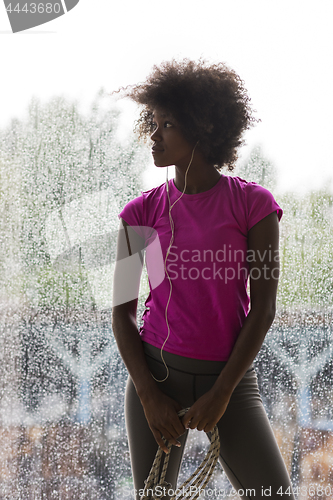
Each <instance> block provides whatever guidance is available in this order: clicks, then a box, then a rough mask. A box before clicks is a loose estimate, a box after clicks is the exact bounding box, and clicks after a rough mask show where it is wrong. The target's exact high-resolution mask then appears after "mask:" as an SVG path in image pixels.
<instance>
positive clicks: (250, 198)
mask: <svg viewBox="0 0 333 500" xmlns="http://www.w3.org/2000/svg"><path fill="white" fill-rule="evenodd" d="M245 190H246V195H247V196H246V201H247V227H248V230H249V229H251V227H253V226H254V225H255V224H257V222H259V221H261V220H262V219H264V218H265V217H267V215H269V214H271V213H273V212H276V213H277V216H278V219H279V220H280V219H281V217H282V214H283V211H282V209H281V207H280V206H279V205H278V204H277V203H276V201H275V199H274V197H273V195H272V193H271V192H270V191H268V190H267V189H266V188H264V187H262V186H260V185H259V184H256V183H255V182H249V183H247V184H246V186H245Z"/></svg>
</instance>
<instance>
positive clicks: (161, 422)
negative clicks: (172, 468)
mask: <svg viewBox="0 0 333 500" xmlns="http://www.w3.org/2000/svg"><path fill="white" fill-rule="evenodd" d="M141 403H142V406H143V409H144V412H145V416H146V419H147V422H148V425H149V427H150V429H151V431H152V433H153V435H154V438H155V440H156V442H157V444H158V445H159V446H160V447H161V448H162V450H163V451H164V452H165V453H167V452H168V448H167V446H166V444H165V442H164V441H163V439H162V436H163V437H164V438H165V439H166V440H167V441H169V443H171V444H173V445H175V446H180V443H179V441H178V439H177V438H178V437H179V436H181V435H182V434H184V432H185V427H184V426H183V424H182V422H181V420H180V418H179V417H178V415H177V413H178V412H179V411H180V410H181V409H182V407H181V406H180V404H179V403H177V401H175V400H174V399H172V398H170V397H169V396H166V395H165V394H164V393H163V392H162V391H160V390H159V389H157V391H156V392H155V391H154V394H149V396H146V397H145V398H144V399H141Z"/></svg>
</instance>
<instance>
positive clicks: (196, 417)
mask: <svg viewBox="0 0 333 500" xmlns="http://www.w3.org/2000/svg"><path fill="white" fill-rule="evenodd" d="M229 399H230V397H223V396H221V393H217V392H216V391H215V390H214V388H212V389H211V390H210V391H208V392H206V394H204V395H203V396H201V398H199V399H198V400H197V401H196V402H195V403H194V404H193V405H192V406H191V408H190V409H189V410H188V412H187V413H186V414H185V415H184V416H183V419H182V422H183V425H184V427H185V428H186V429H198V431H205V432H211V431H212V430H213V429H214V427H215V425H216V424H217V422H218V421H219V420H220V418H221V417H222V415H223V414H224V412H225V411H226V409H227V406H228V403H229Z"/></svg>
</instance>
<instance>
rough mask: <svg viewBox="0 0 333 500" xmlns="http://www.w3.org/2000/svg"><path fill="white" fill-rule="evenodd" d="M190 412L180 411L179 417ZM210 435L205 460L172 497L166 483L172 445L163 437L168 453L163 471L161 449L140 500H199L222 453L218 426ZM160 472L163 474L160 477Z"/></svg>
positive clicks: (169, 486)
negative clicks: (184, 499)
mask: <svg viewBox="0 0 333 500" xmlns="http://www.w3.org/2000/svg"><path fill="white" fill-rule="evenodd" d="M188 410H189V408H185V409H183V410H180V411H179V412H178V416H179V417H182V416H183V415H185V413H186V412H187V411H188ZM209 434H210V447H209V450H208V452H207V454H206V456H205V458H204V459H203V461H202V463H201V464H200V465H199V467H198V468H197V469H196V470H195V471H194V472H193V474H192V475H191V476H190V477H189V478H188V479H187V480H186V481H185V482H184V483H183V484H182V485H181V486H180V487H179V488H177V490H176V492H177V493H176V492H175V494H174V495H173V496H172V497H171V496H170V495H168V490H169V491H171V490H172V485H171V484H170V483H167V482H166V481H165V476H166V472H167V469H168V465H169V458H170V451H171V446H172V445H171V444H170V443H168V442H167V441H166V439H165V438H164V437H162V439H163V441H164V442H165V443H167V448H168V453H167V454H164V461H163V466H162V470H161V461H162V457H163V450H162V449H161V448H160V447H159V448H158V450H157V453H156V455H155V459H154V462H153V465H152V468H151V469H150V472H149V474H148V477H147V479H146V481H145V487H144V490H143V494H142V496H141V497H140V500H144V499H147V500H181V499H183V498H186V499H188V500H195V499H196V498H198V496H199V495H200V494H201V492H202V490H203V489H204V488H205V486H206V485H207V483H208V481H209V479H210V478H211V476H212V474H213V471H214V468H215V465H216V463H217V460H218V457H219V453H220V438H219V431H218V429H217V426H215V427H214V429H213V430H212V432H210V433H209ZM160 471H161V474H160V477H159V473H160ZM172 491H173V490H172ZM162 492H166V495H163V496H161V493H162Z"/></svg>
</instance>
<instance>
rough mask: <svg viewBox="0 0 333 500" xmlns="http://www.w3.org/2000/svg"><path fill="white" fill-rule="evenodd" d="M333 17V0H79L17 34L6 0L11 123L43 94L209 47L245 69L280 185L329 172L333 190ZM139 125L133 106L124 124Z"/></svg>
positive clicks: (73, 91)
mask: <svg viewBox="0 0 333 500" xmlns="http://www.w3.org/2000/svg"><path fill="white" fill-rule="evenodd" d="M14 3H15V1H14V2H13V4H14ZM332 26H333V2H332V0H318V1H316V2H315V1H314V0H312V1H308V0H304V1H296V0H227V1H224V0H214V1H212V0H205V1H202V0H201V1H197V0H168V1H165V0H164V1H160V2H157V1H156V0H154V1H148V0H127V1H126V0H118V1H117V2H115V1H111V0H90V1H89V0H80V2H79V4H78V5H77V6H76V7H75V8H74V9H73V10H71V11H70V12H69V13H67V14H66V15H64V16H62V17H60V18H58V19H56V20H54V21H51V22H49V23H47V24H44V25H42V26H39V27H36V28H34V29H31V30H27V31H25V32H22V33H16V34H12V33H11V30H10V25H9V21H8V19H7V14H6V11H5V7H4V5H3V2H1V4H0V51H1V87H0V88H1V92H0V109H1V113H0V126H3V125H5V124H7V123H9V121H10V119H11V118H12V117H14V116H18V117H20V116H23V114H24V112H25V111H26V107H27V104H28V102H29V101H30V99H31V97H32V96H33V95H35V96H37V97H40V98H41V99H42V100H45V99H47V98H49V97H51V96H52V95H58V94H64V95H66V96H68V97H73V98H76V99H78V100H80V101H82V102H83V103H87V102H89V101H90V100H91V99H92V98H93V96H94V95H95V93H96V92H97V90H98V89H100V88H101V87H104V88H105V89H106V90H110V91H111V90H114V89H116V88H118V87H119V86H121V85H127V84H131V83H136V82H138V81H142V80H143V79H144V78H145V76H146V75H147V74H148V73H149V71H150V69H151V67H152V65H153V64H155V63H157V64H158V63H159V62H160V61H162V60H165V59H170V58H171V57H189V58H195V59H197V58H199V57H200V56H203V57H205V58H207V59H209V60H211V61H218V60H222V61H225V62H226V63H228V64H229V65H230V66H231V67H232V68H233V69H235V70H236V71H237V72H238V73H239V74H240V76H241V77H242V78H243V79H244V81H245V84H246V87H247V89H248V91H249V94H250V96H251V98H252V102H253V106H254V108H255V109H256V110H257V112H258V113H257V116H258V117H259V118H261V120H262V122H261V123H260V124H259V125H257V127H256V128H255V129H253V130H252V131H251V132H250V133H248V135H247V138H246V140H247V143H248V149H249V148H250V147H251V146H254V145H255V144H258V143H260V144H261V145H262V148H263V151H264V153H265V155H266V156H267V157H268V158H270V159H271V160H272V161H273V162H274V163H275V165H276V167H277V169H278V172H279V190H286V189H294V190H296V189H297V190H304V189H306V188H314V187H324V186H328V185H329V183H330V179H332V183H331V188H332V189H333V152H332V137H333V125H332V117H333V98H332V88H333V54H332V48H333V29H332ZM131 125H132V115H131V112H130V111H127V113H126V120H125V121H124V125H123V126H124V127H125V128H126V127H128V128H130V127H131ZM245 153H246V150H244V155H245ZM159 173H160V175H161V177H160V178H159V179H160V181H161V182H163V180H164V178H165V172H159ZM149 176H150V184H152V183H156V182H159V179H157V178H156V177H154V174H153V173H152V171H150V174H149Z"/></svg>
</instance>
